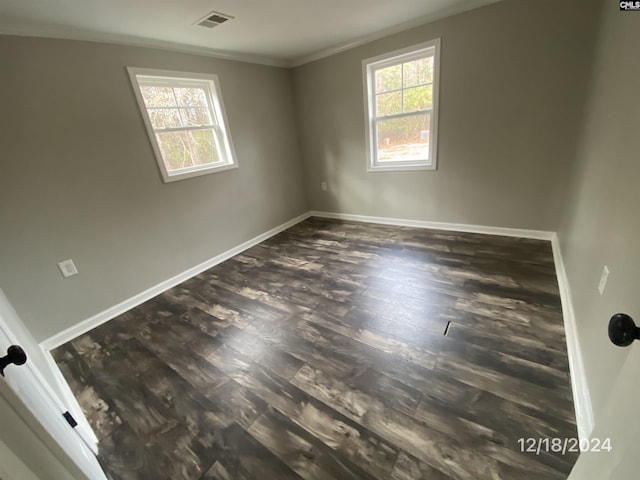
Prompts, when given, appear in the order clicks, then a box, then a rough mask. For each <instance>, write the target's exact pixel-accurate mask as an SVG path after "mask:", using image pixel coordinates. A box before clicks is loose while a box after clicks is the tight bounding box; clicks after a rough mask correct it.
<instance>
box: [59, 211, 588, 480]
mask: <svg viewBox="0 0 640 480" xmlns="http://www.w3.org/2000/svg"><path fill="white" fill-rule="evenodd" d="M445 330H446V332H447V334H446V336H445V335H444V333H445ZM54 356H55V358H56V361H57V362H58V364H59V365H60V367H61V369H62V371H63V373H64V375H65V377H66V378H67V380H68V381H69V384H70V385H71V388H72V389H73V390H74V392H75V393H76V395H77V397H78V399H79V401H80V404H81V405H82V407H83V409H84V410H85V412H86V415H87V417H88V418H89V421H90V422H91V424H92V425H93V427H94V430H95V431H96V434H97V435H98V437H99V439H100V444H99V446H100V461H101V463H102V464H103V466H104V468H105V471H106V472H107V474H108V475H109V476H110V477H111V478H113V479H154V480H156V479H207V480H210V479H265V480H272V479H289V478H305V479H331V478H336V479H370V478H372V479H379V480H386V479H393V480H406V479H418V478H424V479H432V480H436V479H473V480H480V479H509V480H512V479H517V480H520V479H536V480H540V479H566V478H567V475H568V472H569V471H570V469H571V467H572V465H573V463H574V461H575V460H576V457H575V456H574V455H565V456H561V455H554V454H548V453H541V454H540V455H535V454H531V453H521V452H520V445H519V443H518V439H519V438H521V437H524V438H526V437H534V438H537V437H575V436H576V427H575V418H574V411H573V403H572V396H571V387H570V382H569V376H568V363H567V354H566V347H565V338H564V330H563V322H562V314H561V307H560V300H559V294H558V286H557V282H556V278H555V272H554V266H553V258H552V252H551V247H550V244H549V243H548V242H543V241H535V240H525V239H515V238H507V237H498V236H484V235H474V234H465V233H451V232H441V231H434V230H425V229H414V228H403V227H388V226H376V225H367V224H359V223H349V222H339V221H334V220H323V219H317V218H311V219H309V220H307V221H305V222H303V223H301V224H298V225H297V226H295V227H293V228H291V229H289V230H287V231H286V232H283V233H281V234H279V235H277V236H275V237H273V238H271V239H269V240H268V241H266V242H264V243H262V244H260V245H258V246H256V247H253V248H251V249H250V250H247V251H245V252H244V253H242V254H241V255H238V256H236V257H234V258H232V259H231V260H228V261H226V262H224V263H223V264H221V265H218V266H217V267H214V268H212V269H210V270H208V271H207V272H205V273H203V274H201V275H198V276H197V277H195V278H192V279H190V280H188V281H186V282H184V283H183V284H181V285H179V286H178V287H176V288H173V289H171V290H169V291H167V292H166V293H164V294H162V295H160V296H158V297H156V298H154V299H152V300H150V301H148V302H146V303H144V304H143V305H141V306H139V307H137V308H135V309H133V310H131V311H130V312H128V313H126V314H124V315H121V316H120V317H118V318H116V319H114V320H112V321H110V322H108V323H106V324H104V325H102V326H100V327H98V328H96V329H94V330H92V331H91V332H89V333H87V334H85V335H82V336H81V337H78V338H77V339H75V340H73V341H72V342H69V343H68V344H66V345H63V346H62V347H60V348H58V349H57V350H56V351H55V352H54Z"/></svg>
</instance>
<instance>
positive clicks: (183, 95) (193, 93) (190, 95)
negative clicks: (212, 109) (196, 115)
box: [174, 88, 207, 107]
mask: <svg viewBox="0 0 640 480" xmlns="http://www.w3.org/2000/svg"><path fill="white" fill-rule="evenodd" d="M174 91H175V93H176V98H177V99H178V105H180V106H181V107H206V106H207V97H206V96H205V94H204V90H203V89H202V88H174Z"/></svg>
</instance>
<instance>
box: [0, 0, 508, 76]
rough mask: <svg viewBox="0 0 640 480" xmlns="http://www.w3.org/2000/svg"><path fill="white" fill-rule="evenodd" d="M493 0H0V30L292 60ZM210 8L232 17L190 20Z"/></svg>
mask: <svg viewBox="0 0 640 480" xmlns="http://www.w3.org/2000/svg"><path fill="white" fill-rule="evenodd" d="M496 1H499V0H2V1H1V2H0V33H4V34H15V35H29V36H41V37H54V38H70V39H79V40H93V41H105V42H114V43H124V44H132V45H147V46H157V47H164V48H171V49H178V50H185V51H195V52H200V53H206V54H209V55H215V56H226V55H225V54H233V56H238V55H240V56H241V58H244V59H246V60H253V61H257V62H260V63H272V64H278V65H296V64H300V63H304V62H305V61H308V60H310V59H313V58H317V57H321V56H323V55H325V54H328V53H331V52H334V51H336V50H340V49H344V48H347V47H348V46H353V45H354V44H358V43H363V42H364V41H367V40H371V39H373V38H377V37H381V36H383V35H384V34H389V33H393V32H395V31H400V30H402V29H404V28H409V27H411V26H416V25H419V24H422V23H426V22H428V21H430V20H435V19H437V18H442V17H445V16H447V15H452V14H455V13H458V12H461V11H464V10H470V9H472V8H476V7H479V6H482V5H486V4H489V3H493V2H496ZM212 10H215V11H218V12H222V13H225V14H228V15H231V16H233V17H235V19H234V20H230V21H228V22H226V23H224V24H222V25H220V26H218V27H215V28H214V29H208V28H205V27H200V26H197V25H194V23H195V22H196V21H197V20H200V19H201V18H202V17H204V16H205V15H206V14H208V13H209V12H211V11H212Z"/></svg>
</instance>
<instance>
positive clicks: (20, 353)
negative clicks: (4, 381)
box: [0, 345, 27, 377]
mask: <svg viewBox="0 0 640 480" xmlns="http://www.w3.org/2000/svg"><path fill="white" fill-rule="evenodd" d="M26 361H27V354H26V353H24V350H23V349H22V347H21V346H19V345H11V346H10V347H9V348H7V355H6V356H4V357H2V358H0V375H2V376H3V377H4V369H5V367H6V366H7V365H11V364H12V363H13V364H14V365H24V363H25V362H26Z"/></svg>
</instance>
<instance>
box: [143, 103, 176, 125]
mask: <svg viewBox="0 0 640 480" xmlns="http://www.w3.org/2000/svg"><path fill="white" fill-rule="evenodd" d="M148 112H149V118H150V119H151V125H153V128H171V127H181V126H182V125H180V116H179V115H178V109H177V108H152V109H149V110H148Z"/></svg>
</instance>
